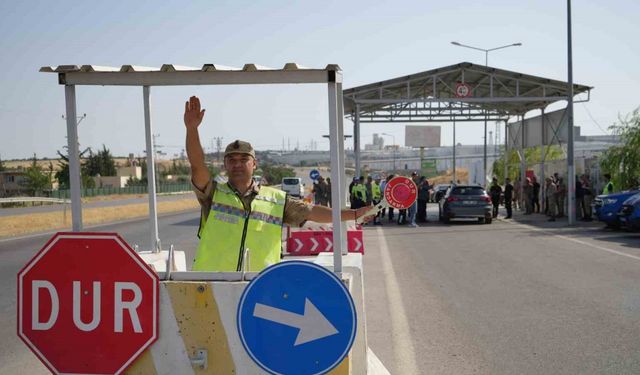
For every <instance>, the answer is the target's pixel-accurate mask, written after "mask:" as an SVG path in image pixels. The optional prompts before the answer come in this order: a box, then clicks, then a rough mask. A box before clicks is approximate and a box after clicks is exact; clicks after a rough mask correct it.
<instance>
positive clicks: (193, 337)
mask: <svg viewBox="0 0 640 375" xmlns="http://www.w3.org/2000/svg"><path fill="white" fill-rule="evenodd" d="M296 259H297V260H300V259H301V258H296ZM307 260H309V261H313V262H314V263H316V264H318V265H321V266H323V267H326V268H327V269H328V270H330V271H331V270H332V265H333V260H332V255H331V254H321V255H320V256H318V257H313V258H309V259H307ZM206 274H209V276H210V277H212V278H218V279H227V280H221V281H183V280H178V279H183V278H187V277H189V276H197V277H200V278H202V276H203V275H204V276H206ZM255 275H256V274H255V273H247V274H246V275H245V276H246V277H247V278H248V279H251V278H253V277H255ZM159 276H160V279H161V280H162V279H163V278H164V274H163V273H162V272H160V273H159ZM171 277H172V278H173V279H174V280H169V281H162V282H161V283H160V293H159V302H160V311H159V315H160V317H159V318H160V319H159V329H160V332H159V338H158V340H157V341H156V342H155V343H154V344H153V345H152V346H151V347H150V348H148V349H147V350H146V351H145V352H144V353H143V354H142V356H140V357H139V358H138V359H137V360H136V361H135V362H134V363H133V364H132V365H131V366H130V367H129V368H128V369H127V370H126V372H125V373H127V374H145V375H146V374H209V373H210V374H214V373H215V374H239V375H242V374H247V375H253V374H262V373H265V371H264V370H263V369H261V368H260V367H259V366H258V365H256V363H254V361H253V360H252V359H251V357H250V356H249V355H248V354H247V352H246V350H245V348H244V347H243V345H242V342H241V338H240V336H239V334H238V330H237V308H238V303H239V301H240V299H241V297H242V293H243V291H244V289H245V287H246V286H247V285H248V283H249V282H248V281H231V280H239V277H241V276H239V273H235V272H229V273H201V272H198V273H194V272H174V273H172V274H171ZM342 280H343V282H344V283H345V285H346V287H347V289H348V290H349V293H350V295H351V296H352V298H353V302H354V305H355V308H356V312H357V316H358V319H357V331H356V337H355V340H354V343H353V346H352V347H351V350H350V351H349V353H348V355H347V356H346V357H345V358H344V360H343V361H342V362H341V363H340V364H339V365H338V366H337V367H335V368H334V369H333V370H331V371H330V372H329V374H334V375H338V374H339V375H343V374H344V375H350V374H371V375H377V374H388V372H387V371H386V369H385V368H384V366H382V365H381V363H380V362H379V360H378V359H377V357H375V355H373V354H372V352H371V351H370V350H369V349H368V348H367V339H366V313H365V310H364V289H363V287H364V286H363V279H362V254H349V255H347V256H345V257H343V273H342Z"/></svg>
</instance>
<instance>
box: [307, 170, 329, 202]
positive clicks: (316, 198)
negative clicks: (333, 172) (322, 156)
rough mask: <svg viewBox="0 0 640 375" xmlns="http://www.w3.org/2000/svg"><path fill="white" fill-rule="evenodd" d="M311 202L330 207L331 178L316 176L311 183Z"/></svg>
mask: <svg viewBox="0 0 640 375" xmlns="http://www.w3.org/2000/svg"><path fill="white" fill-rule="evenodd" d="M311 193H312V194H313V203H314V204H316V205H320V206H325V207H331V178H329V177H327V178H326V179H325V178H324V177H322V176H320V177H318V180H317V181H314V183H313V189H311Z"/></svg>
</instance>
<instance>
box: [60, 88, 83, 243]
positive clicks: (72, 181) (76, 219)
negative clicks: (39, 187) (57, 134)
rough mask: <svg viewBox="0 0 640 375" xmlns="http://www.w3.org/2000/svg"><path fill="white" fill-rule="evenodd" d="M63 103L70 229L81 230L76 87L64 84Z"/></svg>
mask: <svg viewBox="0 0 640 375" xmlns="http://www.w3.org/2000/svg"><path fill="white" fill-rule="evenodd" d="M64 97H65V104H66V107H67V115H66V116H67V117H66V119H67V149H68V151H69V154H68V155H69V189H70V191H71V222H72V230H73V231H74V232H80V231H81V230H82V200H81V199H80V198H81V194H80V190H81V189H82V184H81V181H80V180H81V179H80V150H79V149H78V148H79V147H78V123H77V117H76V87H75V86H74V85H65V86H64Z"/></svg>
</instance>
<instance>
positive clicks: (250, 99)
mask: <svg viewBox="0 0 640 375" xmlns="http://www.w3.org/2000/svg"><path fill="white" fill-rule="evenodd" d="M372 3H375V4H372ZM638 14H640V2H638V1H637V0H614V1H610V2H603V1H596V0H593V1H587V0H583V1H574V2H573V25H574V27H573V33H574V39H573V42H574V80H575V82H577V83H581V84H587V85H590V86H594V87H595V90H593V92H592V95H591V101H590V102H589V103H586V104H577V105H576V108H575V118H576V125H579V126H581V127H582V133H583V134H603V133H604V131H606V129H607V127H608V126H609V125H610V124H612V123H613V122H615V121H616V120H617V118H618V115H619V114H626V113H629V112H630V111H632V110H633V109H634V108H636V107H638V106H639V105H640V99H639V96H638V94H637V93H638V88H639V87H640V74H639V72H638V69H637V64H638V60H640V47H638V44H637V37H638V35H640V26H638V23H637V15H638ZM453 40H455V41H458V42H461V43H464V44H469V45H474V46H478V47H482V48H492V47H496V46H501V45H505V44H510V43H515V42H521V43H523V46H522V47H513V48H508V49H504V50H500V51H495V52H492V53H491V54H490V55H489V65H491V66H495V67H498V68H503V69H508V70H514V71H520V72H523V73H528V74H533V75H539V76H543V77H548V78H553V79H560V80H564V79H566V77H567V71H566V58H567V54H566V5H565V2H564V1H558V0H553V1H552V0H538V1H508V0H487V1H482V2H480V1H462V0H461V1H456V2H442V1H425V0H423V1H402V0H396V1H393V2H391V1H388V2H371V1H323V2H319V1H315V2H312V1H295V2H294V1H192V2H184V1H155V2H152V1H109V2H97V1H84V2H80V1H58V2H55V3H52V2H47V1H28V0H27V1H20V2H9V1H3V2H0V51H2V52H1V53H0V66H1V69H0V157H1V158H2V159H3V160H7V159H13V158H27V157H30V156H31V155H32V154H33V153H34V152H35V153H37V155H38V156H39V157H44V156H46V157H54V156H55V155H56V150H61V149H62V146H64V145H65V144H66V139H65V135H66V125H65V122H64V120H62V119H61V115H62V114H63V113H64V89H63V87H61V86H59V85H58V84H57V77H56V75H55V74H45V73H38V69H39V67H40V66H44V65H62V64H78V65H81V64H95V65H107V66H121V65H123V64H133V65H144V66H156V67H159V66H160V65H162V64H165V63H172V64H178V65H187V66H195V67H200V66H202V64H204V63H218V64H222V65H229V66H236V67H241V66H242V65H244V64H245V63H256V64H260V65H264V66H270V67H282V66H283V65H284V64H285V63H287V62H297V63H299V64H301V65H304V66H308V67H318V68H323V67H324V66H326V65H327V64H329V63H337V64H339V65H340V66H341V67H342V69H343V73H344V88H349V87H353V86H357V85H362V84H366V83H371V82H376V81H380V80H384V79H389V78H393V77H397V76H401V75H406V74H411V73H416V72H421V71H425V70H429V69H433V68H437V67H440V66H446V65H451V64H456V63H459V62H462V61H469V62H472V63H477V64H483V63H484V53H482V52H479V51H473V50H470V49H466V48H460V47H455V46H452V45H451V44H450V42H451V41H453ZM190 95H198V96H200V97H201V99H202V101H203V106H204V108H206V109H207V113H206V116H205V121H204V123H203V125H202V126H201V137H202V140H203V145H204V146H205V148H210V147H211V139H212V138H213V137H216V136H222V137H223V138H224V141H225V143H226V142H228V141H229V142H230V141H232V140H233V139H236V138H244V139H247V140H248V141H250V142H252V143H254V144H255V145H256V147H257V148H262V149H265V148H280V147H281V145H282V140H283V138H284V139H290V142H291V146H292V147H295V145H296V144H298V143H299V145H300V147H301V148H305V147H308V145H309V144H310V142H311V140H312V139H313V140H314V141H316V142H317V143H318V147H319V148H321V149H322V148H326V147H327V146H328V142H327V141H326V140H325V139H323V138H322V134H326V133H327V131H328V124H327V104H326V102H327V97H326V87H325V86H319V85H318V86H299V85H298V86H295V85H290V86H289V85H287V86H245V87H232V86H218V87H179V88H153V89H152V119H153V123H154V133H157V134H160V137H159V139H158V143H159V144H161V145H163V146H165V147H164V149H163V151H165V152H167V154H168V155H169V156H172V155H173V154H175V153H179V152H180V150H181V149H182V148H183V144H184V125H183V124H182V111H183V108H184V100H186V98H188V96H190ZM77 98H78V105H77V108H78V113H80V114H81V113H86V114H87V118H86V120H84V121H83V123H82V124H81V125H80V130H79V137H80V143H81V146H82V148H84V147H93V148H100V147H101V146H102V144H105V145H106V146H107V147H108V148H109V149H111V150H112V152H113V153H114V154H116V155H127V154H128V153H130V152H132V153H134V154H141V153H142V150H143V149H144V122H143V117H142V116H143V114H142V89H141V88H122V87H115V88H114V87H106V88H102V87H79V88H78V89H77ZM431 125H433V124H431ZM442 125H443V131H442V134H443V139H442V142H443V144H451V126H450V125H449V124H442ZM345 126H346V133H347V134H351V133H352V126H351V123H350V122H349V121H345ZM490 128H493V126H490ZM374 132H385V133H391V134H394V135H395V136H396V141H398V142H400V141H401V140H403V139H404V124H366V125H363V127H362V138H363V143H369V142H370V141H371V134H372V133H374ZM457 134H458V141H459V142H461V143H462V144H474V143H475V144H479V143H481V142H482V138H481V137H482V126H481V124H480V123H471V124H463V125H459V127H458V131H457ZM387 142H390V140H389V141H387Z"/></svg>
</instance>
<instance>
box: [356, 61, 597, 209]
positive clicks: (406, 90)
mask: <svg viewBox="0 0 640 375" xmlns="http://www.w3.org/2000/svg"><path fill="white" fill-rule="evenodd" d="M460 85H464V86H465V87H467V88H468V92H467V94H466V95H460V93H459V92H457V88H458V87H459V86H460ZM572 87H573V90H572V91H571V90H569V89H570V87H569V83H568V82H564V81H559V80H555V79H550V78H544V77H539V76H534V75H530V74H524V73H519V72H513V71H509V70H504V69H498V68H494V67H490V66H485V65H476V64H472V63H468V62H462V63H459V64H455V65H450V66H445V67H441V68H437V69H432V70H428V71H424V72H419V73H415V74H410V75H406V76H402V77H397V78H392V79H387V80H384V81H379V82H374V83H370V84H366V85H362V86H358V87H354V88H350V89H346V90H344V93H343V94H344V100H345V103H344V106H345V112H346V113H347V116H348V117H350V118H351V119H352V120H353V123H354V125H353V126H354V129H353V134H354V136H353V142H354V145H353V146H354V147H353V148H354V153H355V159H356V160H355V164H356V174H358V175H359V174H360V124H361V123H363V122H371V123H401V124H406V123H428V122H452V123H453V134H454V136H453V137H454V139H453V174H454V176H455V163H456V141H455V129H456V128H455V126H456V122H463V121H465V122H466V121H477V122H484V168H483V169H484V174H485V177H487V176H486V174H487V121H504V122H505V124H506V122H507V121H508V119H509V118H510V117H512V116H519V117H520V118H521V119H522V118H524V115H525V113H527V112H529V111H531V110H541V111H542V113H543V116H544V109H545V108H546V107H547V106H549V105H550V104H552V103H555V102H558V101H562V100H567V99H568V98H569V95H570V91H571V92H572V94H573V95H578V94H582V93H586V94H587V99H586V100H585V101H588V100H589V98H590V94H591V90H592V89H593V87H590V86H586V85H578V84H573V85H572ZM522 134H524V132H522ZM514 136H516V137H517V136H518V134H516V135H514ZM504 138H505V140H507V139H508V138H509V136H508V135H507V134H505V137H504ZM505 143H506V144H508V142H505ZM569 147H570V148H573V144H571V145H569ZM505 170H506V163H505ZM505 175H506V173H505ZM522 178H523V180H524V159H522ZM543 178H544V176H543ZM571 194H574V192H569V197H571Z"/></svg>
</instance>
